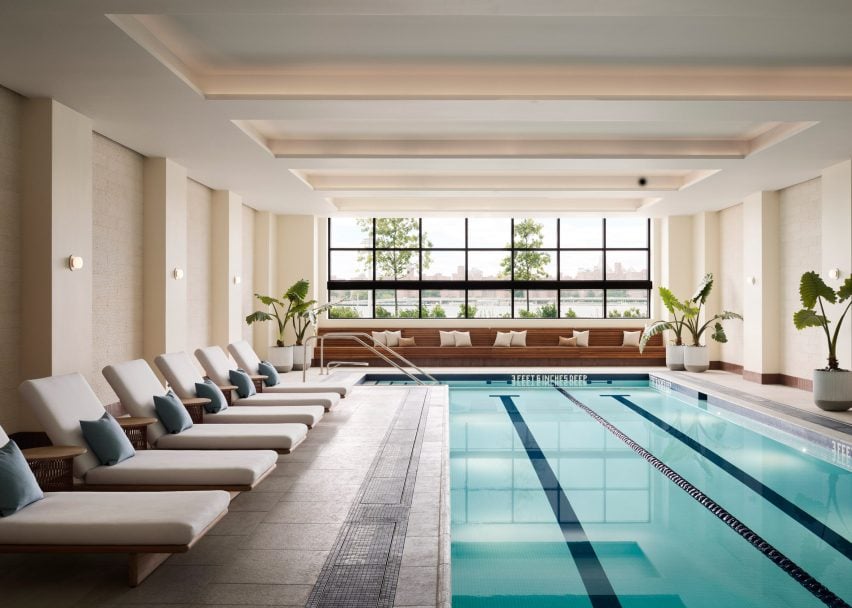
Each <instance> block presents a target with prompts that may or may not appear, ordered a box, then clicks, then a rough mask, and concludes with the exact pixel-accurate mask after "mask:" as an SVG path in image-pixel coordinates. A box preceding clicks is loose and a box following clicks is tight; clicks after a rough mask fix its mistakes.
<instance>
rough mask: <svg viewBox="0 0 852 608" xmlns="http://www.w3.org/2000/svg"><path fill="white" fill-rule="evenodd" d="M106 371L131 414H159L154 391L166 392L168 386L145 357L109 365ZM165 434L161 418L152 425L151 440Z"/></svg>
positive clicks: (152, 416)
mask: <svg viewBox="0 0 852 608" xmlns="http://www.w3.org/2000/svg"><path fill="white" fill-rule="evenodd" d="M103 375H104V378H106V380H107V382H109V385H110V386H111V387H112V390H114V391H115V394H116V395H118V400H119V401H121V404H122V405H123V406H124V409H126V410H127V412H128V413H129V414H130V415H131V416H136V417H138V418H157V411H156V409H155V407H154V395H157V396H163V395H165V394H166V389H165V388H164V387H163V385H162V384H160V381H159V379H158V378H157V376H156V375H155V374H154V370H152V369H151V366H150V365H148V363H147V362H146V361H145V360H144V359H135V360H133V361H125V362H124V363H116V364H115V365H107V366H106V367H105V368H104V369H103ZM165 434H166V429H165V427H164V426H163V425H162V424H161V423H160V422H159V420H158V421H157V422H155V423H154V424H151V425H149V426H148V441H150V442H151V443H152V444H154V443H156V442H157V440H158V439H159V438H160V437H162V436H163V435H165Z"/></svg>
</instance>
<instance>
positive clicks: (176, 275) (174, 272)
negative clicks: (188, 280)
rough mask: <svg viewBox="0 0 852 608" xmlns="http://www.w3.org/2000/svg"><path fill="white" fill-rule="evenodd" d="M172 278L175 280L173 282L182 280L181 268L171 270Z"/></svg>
mask: <svg viewBox="0 0 852 608" xmlns="http://www.w3.org/2000/svg"><path fill="white" fill-rule="evenodd" d="M172 276H173V277H174V278H175V281H180V280H181V279H182V278H183V268H175V269H174V270H172Z"/></svg>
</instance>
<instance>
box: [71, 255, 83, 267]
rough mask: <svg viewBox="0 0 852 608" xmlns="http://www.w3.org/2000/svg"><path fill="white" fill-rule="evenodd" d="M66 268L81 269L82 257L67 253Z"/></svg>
mask: <svg viewBox="0 0 852 608" xmlns="http://www.w3.org/2000/svg"><path fill="white" fill-rule="evenodd" d="M68 269H69V270H83V258H82V257H80V256H79V255H69V256H68Z"/></svg>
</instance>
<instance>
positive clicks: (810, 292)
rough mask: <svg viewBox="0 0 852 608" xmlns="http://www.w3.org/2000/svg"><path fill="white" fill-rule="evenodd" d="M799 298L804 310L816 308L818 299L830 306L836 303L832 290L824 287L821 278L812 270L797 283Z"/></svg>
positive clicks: (826, 286)
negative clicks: (828, 303) (829, 303)
mask: <svg viewBox="0 0 852 608" xmlns="http://www.w3.org/2000/svg"><path fill="white" fill-rule="evenodd" d="M799 296H800V297H801V298H802V306H804V307H805V308H813V307H814V306H816V305H817V300H818V299H819V298H822V299H823V300H826V301H827V302H831V303H832V304H834V303H835V302H836V301H837V296H836V295H835V294H834V290H833V289H832V288H831V287H829V286H828V285H826V284H825V281H823V280H822V277H820V276H819V275H818V274H817V273H815V272H814V271H813V270H811V271H809V272H806V273H805V274H803V275H802V279H801V281H800V282H799Z"/></svg>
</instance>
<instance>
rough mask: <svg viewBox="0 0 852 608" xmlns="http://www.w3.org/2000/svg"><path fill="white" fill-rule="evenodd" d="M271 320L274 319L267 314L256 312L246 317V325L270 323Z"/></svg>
mask: <svg viewBox="0 0 852 608" xmlns="http://www.w3.org/2000/svg"><path fill="white" fill-rule="evenodd" d="M273 319H274V317H273V316H272V315H271V314H269V313H268V312H264V311H262V310H257V311H255V312H253V313H251V314H250V315H249V316H247V317H246V323H248V324H249V325H251V324H252V323H258V322H260V321H272V320H273Z"/></svg>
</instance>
